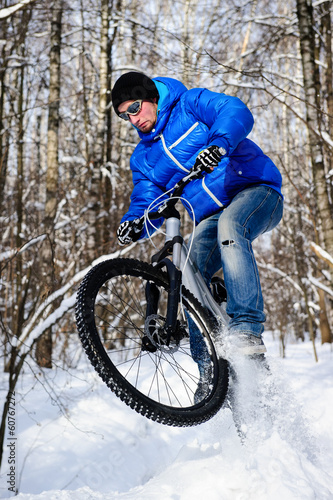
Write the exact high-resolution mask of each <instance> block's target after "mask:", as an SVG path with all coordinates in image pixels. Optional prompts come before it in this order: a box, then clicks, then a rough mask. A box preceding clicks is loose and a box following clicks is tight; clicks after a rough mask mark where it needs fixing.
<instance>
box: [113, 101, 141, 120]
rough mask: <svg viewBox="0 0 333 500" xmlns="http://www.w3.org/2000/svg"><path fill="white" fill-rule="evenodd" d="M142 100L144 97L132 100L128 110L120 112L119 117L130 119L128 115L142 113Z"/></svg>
mask: <svg viewBox="0 0 333 500" xmlns="http://www.w3.org/2000/svg"><path fill="white" fill-rule="evenodd" d="M142 101H143V99H138V100H137V101H134V102H132V104H130V105H129V106H128V108H127V110H126V111H124V112H123V113H119V117H120V118H122V119H123V120H127V121H128V120H129V117H128V115H132V116H134V115H137V114H138V113H140V111H141V108H142Z"/></svg>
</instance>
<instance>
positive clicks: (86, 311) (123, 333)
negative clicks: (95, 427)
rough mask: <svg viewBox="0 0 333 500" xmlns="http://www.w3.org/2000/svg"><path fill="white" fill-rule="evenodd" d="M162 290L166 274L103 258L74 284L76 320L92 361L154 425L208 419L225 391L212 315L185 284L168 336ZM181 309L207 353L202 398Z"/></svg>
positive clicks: (188, 423) (146, 266)
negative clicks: (150, 309) (150, 306)
mask: <svg viewBox="0 0 333 500" xmlns="http://www.w3.org/2000/svg"><path fill="white" fill-rule="evenodd" d="M147 283H149V285H148V289H149V290H153V293H154V294H155V299H154V303H155V310H154V314H151V315H148V317H146V313H147V310H146V307H147V306H146V303H147V299H146V294H147ZM168 290H169V279H168V276H167V274H166V273H165V272H163V271H161V270H159V269H156V267H154V266H152V265H150V264H147V263H145V262H140V261H137V260H132V259H112V260H108V261H105V262H103V263H101V264H99V265H97V266H95V267H94V268H93V269H92V270H91V271H90V272H89V273H88V274H87V275H86V277H85V278H84V280H83V282H82V283H81V285H80V288H79V292H78V297H77V304H76V323H77V328H78V332H79V337H80V340H81V342H82V345H83V347H84V349H85V351H86V354H87V356H88V358H89V360H90V362H91V364H92V365H93V367H94V368H95V370H96V371H97V373H98V374H99V375H100V377H101V378H102V379H103V381H104V382H105V383H106V384H107V386H108V387H109V388H110V389H111V390H112V391H113V392H114V393H115V394H116V395H117V396H118V397H119V398H120V399H121V400H122V401H124V402H125V403H126V404H127V405H128V406H130V407H131V408H133V409H134V410H136V411H137V412H138V413H140V414H142V415H144V416H146V417H147V418H150V419H152V420H155V421H157V422H159V423H162V424H165V425H173V426H192V425H197V424H200V423H202V422H204V421H206V420H208V419H210V418H211V417H212V416H213V415H215V413H216V412H217V411H218V410H219V409H220V408H221V406H222V404H223V402H224V399H225V396H226V393H227V389H228V366H227V362H226V361H225V360H224V359H222V358H219V356H218V354H217V352H216V349H215V346H214V341H213V338H212V335H213V334H214V332H216V329H217V328H216V324H215V322H214V320H213V319H212V318H211V317H210V315H209V314H208V313H207V311H206V310H205V309H204V308H203V307H202V306H201V304H200V303H199V302H198V301H197V299H195V298H194V297H193V295H192V294H191V293H190V292H189V291H188V290H186V289H185V288H183V289H182V300H181V305H180V306H179V311H178V321H177V331H176V333H175V335H174V337H172V338H171V339H170V342H169V343H168V342H167V335H166V333H165V330H164V322H165V317H166V304H167V296H168ZM148 293H152V292H151V291H150V292H148ZM184 310H185V311H186V314H184ZM188 315H189V316H190V318H191V320H192V321H194V323H195V325H196V327H197V331H199V332H200V335H201V337H202V340H203V342H204V346H205V351H206V358H207V353H208V358H207V359H206V360H205V363H206V365H207V363H208V364H209V370H206V377H207V376H209V380H208V381H207V380H206V386H205V387H206V391H204V393H203V394H202V395H201V396H200V395H199V396H198V391H197V389H198V384H199V379H200V376H199V369H198V364H197V362H195V361H194V360H193V357H192V353H193V341H192V346H191V345H190V337H189V330H188V321H187V318H188ZM196 340H198V338H197V337H196ZM191 347H192V349H191ZM197 361H198V360H197ZM206 367H207V366H206ZM207 373H208V374H209V375H207ZM195 394H196V401H195V402H194V395H195Z"/></svg>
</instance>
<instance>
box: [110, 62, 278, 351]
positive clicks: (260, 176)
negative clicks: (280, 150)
mask: <svg viewBox="0 0 333 500" xmlns="http://www.w3.org/2000/svg"><path fill="white" fill-rule="evenodd" d="M111 97H112V104H113V107H114V110H115V112H116V113H117V115H118V116H119V117H120V118H123V119H124V120H127V121H129V122H130V123H131V125H132V126H133V127H135V128H136V130H137V132H138V134H139V138H140V139H141V140H140V142H139V144H138V145H137V146H136V148H135V150H134V152H133V154H132V156H131V161H130V166H131V170H132V177H133V184H134V188H133V192H132V195H131V203H130V206H129V210H128V212H127V213H126V214H125V215H124V217H123V218H122V220H121V222H120V226H119V228H118V232H117V236H118V239H119V242H120V243H121V244H123V245H124V244H129V243H131V242H132V241H134V240H137V239H139V238H144V237H147V234H146V230H143V231H142V232H140V233H133V229H135V228H134V225H135V223H134V222H133V221H134V220H135V219H137V218H138V217H141V216H142V215H143V213H144V210H145V209H146V208H147V207H148V206H149V204H150V203H151V202H152V201H154V200H155V199H156V198H157V197H159V196H161V195H163V193H165V192H166V191H167V190H168V189H170V188H172V187H173V186H174V185H175V184H176V183H177V182H178V181H179V180H180V179H181V178H182V177H184V176H185V175H186V174H188V172H189V171H190V170H191V169H192V167H194V168H200V167H202V168H204V169H205V170H206V172H207V174H205V173H204V174H203V176H202V177H201V178H198V179H196V180H193V181H192V182H190V183H189V184H188V185H187V186H186V187H185V189H184V191H183V195H182V196H183V198H184V199H185V200H186V202H184V205H185V207H186V209H188V211H189V213H190V215H191V216H192V214H191V210H189V206H191V207H192V208H193V211H194V216H195V222H196V229H195V233H194V238H193V246H192V250H191V252H192V256H193V257H194V259H195V261H196V263H197V266H198V267H199V269H200V271H201V273H202V275H203V277H204V279H205V280H206V282H207V283H208V284H210V281H211V278H212V277H213V275H214V274H215V273H216V272H217V271H218V270H219V269H221V267H222V269H223V275H224V281H225V286H226V289H227V313H228V315H229V317H230V322H229V325H228V335H229V338H230V339H231V341H235V342H234V343H235V345H236V346H237V348H238V349H239V350H240V351H241V352H243V353H244V354H249V355H252V354H261V353H264V352H265V351H266V348H265V345H264V343H263V340H262V333H263V330H264V326H263V323H264V321H265V314H264V306H263V297H262V291H261V287H260V280H259V274H258V269H257V265H256V261H255V257H254V254H253V250H252V242H253V240H254V239H255V238H257V237H258V236H259V235H260V234H262V233H264V232H266V231H269V230H271V229H273V228H274V227H275V226H276V225H277V224H278V223H279V221H280V219H281V217H282V211H283V196H282V194H281V184H282V179H281V175H280V172H279V170H278V169H277V167H276V166H275V165H274V163H273V162H272V160H271V159H270V158H269V157H268V156H266V155H265V154H264V153H263V151H262V150H261V149H260V148H259V147H258V146H257V145H256V144H255V143H254V142H253V141H251V140H250V139H247V136H248V134H249V133H250V132H251V130H252V127H253V123H254V121H253V117H252V114H251V112H250V111H249V109H248V108H247V107H246V105H245V104H244V103H243V102H242V101H241V100H240V99H238V98H236V97H232V96H228V95H225V94H222V93H215V92H212V91H209V90H207V89H205V88H194V89H190V90H188V89H187V88H186V87H185V86H184V85H183V84H182V83H181V82H180V81H178V80H175V79H173V78H166V77H158V78H153V79H151V78H149V77H148V76H147V75H145V74H143V73H139V72H128V73H125V74H123V75H122V76H121V77H120V78H119V79H118V80H117V81H116V82H115V85H114V87H113V89H112V94H111ZM161 223H162V222H161ZM133 234H134V235H133ZM191 342H192V331H191ZM194 350H195V349H194Z"/></svg>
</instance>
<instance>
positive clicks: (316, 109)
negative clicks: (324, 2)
mask: <svg viewBox="0 0 333 500" xmlns="http://www.w3.org/2000/svg"><path fill="white" fill-rule="evenodd" d="M297 17H298V25H299V32H300V50H301V56H302V66H303V81H304V92H305V98H306V121H307V126H308V134H309V146H310V148H309V149H310V154H311V163H312V172H313V182H314V188H315V197H316V204H317V207H318V212H319V215H320V221H321V228H322V238H323V241H324V245H325V249H326V250H327V251H328V252H329V253H330V254H333V217H332V206H331V204H330V200H329V196H328V186H327V183H326V176H325V165H324V154H323V144H322V141H321V140H320V137H319V135H318V131H320V129H321V120H320V102H319V92H320V81H319V72H318V67H317V65H316V63H315V36H314V28H313V25H314V23H313V9H312V1H311V0H309V1H308V2H307V0H297Z"/></svg>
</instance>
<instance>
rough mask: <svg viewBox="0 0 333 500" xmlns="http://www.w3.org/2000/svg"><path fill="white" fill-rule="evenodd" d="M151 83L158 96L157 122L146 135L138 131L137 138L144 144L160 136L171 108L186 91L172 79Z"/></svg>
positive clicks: (155, 80) (182, 85) (162, 78)
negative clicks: (154, 86) (153, 84)
mask: <svg viewBox="0 0 333 500" xmlns="http://www.w3.org/2000/svg"><path fill="white" fill-rule="evenodd" d="M153 82H154V83H155V85H156V87H157V90H158V92H159V95H160V99H159V101H158V111H157V121H156V125H155V127H154V129H153V130H152V131H151V132H149V133H148V134H145V133H143V132H140V130H138V134H139V137H140V139H141V140H142V141H144V142H146V141H153V140H154V138H155V137H156V136H158V135H160V134H161V132H162V131H163V129H164V127H165V125H166V124H167V121H168V119H169V116H170V113H171V110H172V108H173V107H174V106H175V105H176V104H177V102H178V101H179V99H180V97H181V96H182V94H184V92H186V91H187V88H186V87H185V85H184V84H183V83H181V82H180V81H179V80H175V79H174V78H166V77H157V78H153Z"/></svg>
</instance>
